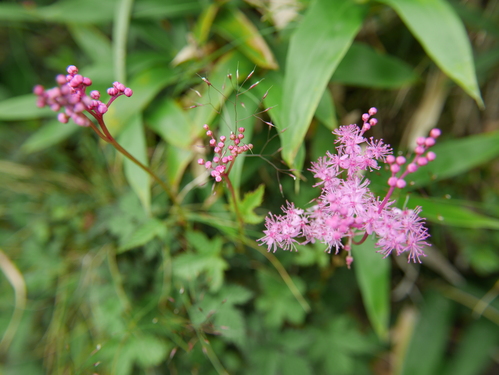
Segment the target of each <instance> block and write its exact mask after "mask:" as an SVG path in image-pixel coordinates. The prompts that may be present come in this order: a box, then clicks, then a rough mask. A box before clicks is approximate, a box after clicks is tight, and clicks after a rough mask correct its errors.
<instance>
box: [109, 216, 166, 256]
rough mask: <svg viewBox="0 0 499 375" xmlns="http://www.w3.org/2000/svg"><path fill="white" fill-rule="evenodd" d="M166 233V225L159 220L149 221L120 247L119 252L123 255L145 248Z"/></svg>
mask: <svg viewBox="0 0 499 375" xmlns="http://www.w3.org/2000/svg"><path fill="white" fill-rule="evenodd" d="M165 231H166V225H165V223H163V222H162V221H161V220H158V219H154V218H152V219H149V220H148V221H146V222H145V223H144V224H142V225H141V226H140V227H138V228H137V229H136V230H135V232H133V233H132V234H131V236H129V237H128V238H127V240H126V241H125V242H124V243H123V244H122V245H121V246H120V247H119V249H118V252H120V253H122V252H124V251H127V250H130V249H133V248H135V247H139V246H143V245H145V244H146V243H148V242H149V241H151V240H152V239H153V238H154V237H156V236H161V235H162V234H163V233H164V232H165Z"/></svg>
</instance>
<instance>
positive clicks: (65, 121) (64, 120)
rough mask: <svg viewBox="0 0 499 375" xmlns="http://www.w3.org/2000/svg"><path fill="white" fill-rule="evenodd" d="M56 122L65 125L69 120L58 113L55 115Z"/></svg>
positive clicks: (64, 115)
mask: <svg viewBox="0 0 499 375" xmlns="http://www.w3.org/2000/svg"><path fill="white" fill-rule="evenodd" d="M57 120H58V121H59V122H62V123H63V124H67V123H68V120H69V118H68V116H67V115H66V114H64V113H59V114H58V115H57Z"/></svg>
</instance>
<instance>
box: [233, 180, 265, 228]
mask: <svg viewBox="0 0 499 375" xmlns="http://www.w3.org/2000/svg"><path fill="white" fill-rule="evenodd" d="M264 191H265V185H263V184H262V185H260V186H258V188H257V189H256V190H254V191H251V192H248V193H246V194H244V198H243V200H242V201H241V202H240V204H239V211H240V212H241V216H242V217H243V220H244V222H245V223H248V224H258V223H261V222H262V221H263V219H264V216H258V215H256V214H255V212H254V210H255V208H257V207H260V205H261V204H262V201H263V193H264Z"/></svg>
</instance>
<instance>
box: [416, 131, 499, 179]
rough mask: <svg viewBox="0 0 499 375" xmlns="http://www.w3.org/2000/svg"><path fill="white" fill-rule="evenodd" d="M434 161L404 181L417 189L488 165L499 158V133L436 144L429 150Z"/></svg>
mask: <svg viewBox="0 0 499 375" xmlns="http://www.w3.org/2000/svg"><path fill="white" fill-rule="evenodd" d="M431 150H432V151H433V152H435V154H436V155H437V158H436V159H435V160H434V161H432V162H431V163H429V164H428V165H425V166H424V167H421V168H419V169H418V170H417V171H416V172H415V173H411V174H410V175H409V176H408V177H407V180H408V182H409V181H413V182H414V185H410V187H411V188H413V187H414V188H418V187H421V186H426V185H428V184H430V183H433V182H434V181H435V180H443V179H445V178H449V177H452V176H456V175H458V174H461V173H465V172H466V171H469V170H470V169H472V168H474V167H476V166H479V165H481V164H484V163H486V162H489V161H491V160H493V159H495V158H496V157H497V156H499V131H494V132H489V133H485V134H479V135H473V136H469V137H466V138H462V139H456V140H452V141H446V142H442V143H437V145H436V146H435V147H432V149H431Z"/></svg>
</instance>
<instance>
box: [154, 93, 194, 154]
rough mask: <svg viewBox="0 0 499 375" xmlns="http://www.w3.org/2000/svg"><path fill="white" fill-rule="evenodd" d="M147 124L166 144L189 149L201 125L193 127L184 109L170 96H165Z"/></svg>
mask: <svg viewBox="0 0 499 375" xmlns="http://www.w3.org/2000/svg"><path fill="white" fill-rule="evenodd" d="M147 125H148V127H149V128H151V129H152V130H153V131H154V132H156V133H157V134H159V135H160V136H161V138H163V139H164V140H165V141H166V142H167V143H168V144H170V145H174V146H175V147H177V148H182V149H186V150H189V149H190V148H191V147H192V145H193V144H194V141H195V139H196V138H197V135H198V134H199V129H200V128H201V129H202V126H201V125H198V126H197V127H194V126H193V124H192V122H191V121H190V119H189V117H188V116H187V114H186V113H185V111H184V110H183V109H182V108H181V107H180V105H179V104H178V103H176V102H175V101H174V100H173V99H172V98H168V97H167V98H165V99H164V100H163V101H162V103H161V104H160V105H158V106H157V108H156V109H155V110H154V112H153V113H152V114H151V116H150V117H149V118H148V121H147Z"/></svg>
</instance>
